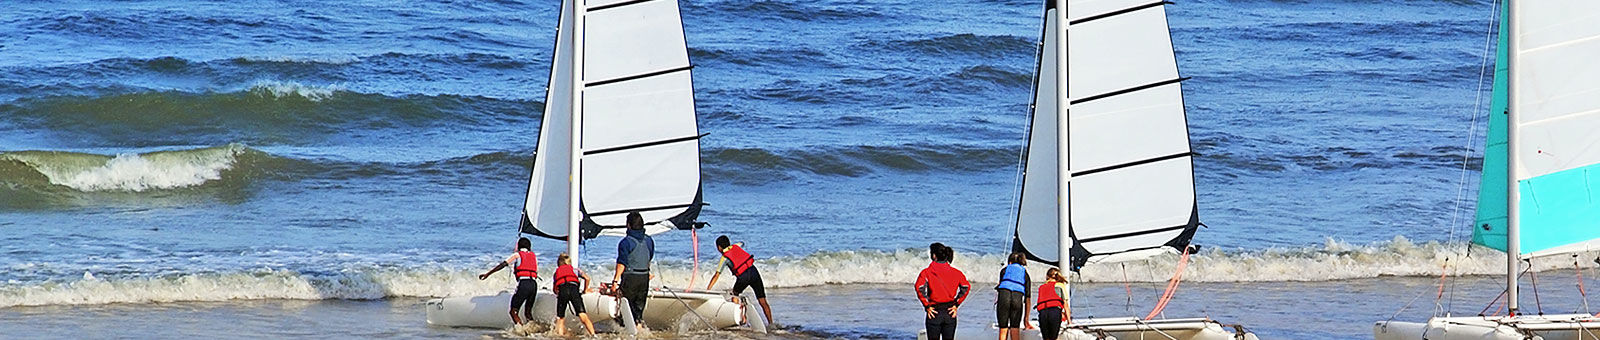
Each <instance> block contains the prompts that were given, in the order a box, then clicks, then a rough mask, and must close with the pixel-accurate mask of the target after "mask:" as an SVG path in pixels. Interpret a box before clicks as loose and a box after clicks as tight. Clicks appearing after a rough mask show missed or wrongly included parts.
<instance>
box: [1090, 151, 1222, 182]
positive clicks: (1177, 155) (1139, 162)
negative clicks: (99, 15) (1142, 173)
mask: <svg viewBox="0 0 1600 340" xmlns="http://www.w3.org/2000/svg"><path fill="white" fill-rule="evenodd" d="M1185 156H1194V152H1192V151H1191V152H1180V153H1175V154H1171V155H1166V156H1161V157H1156V158H1147V159H1141V160H1137V161H1132V162H1127V163H1122V164H1116V165H1110V166H1104V167H1100V168H1095V169H1089V170H1084V171H1078V172H1073V173H1072V177H1082V176H1088V175H1093V174H1096V173H1101V172H1106V171H1111V170H1116V169H1121V168H1126V167H1131V166H1138V165H1145V164H1150V163H1155V162H1160V161H1164V160H1169V159H1175V158H1182V157H1185Z"/></svg>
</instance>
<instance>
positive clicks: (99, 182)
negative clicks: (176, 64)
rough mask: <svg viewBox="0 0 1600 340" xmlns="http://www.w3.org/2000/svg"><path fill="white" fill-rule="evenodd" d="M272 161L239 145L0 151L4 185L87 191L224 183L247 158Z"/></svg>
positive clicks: (1, 175) (137, 189)
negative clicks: (145, 150)
mask: <svg viewBox="0 0 1600 340" xmlns="http://www.w3.org/2000/svg"><path fill="white" fill-rule="evenodd" d="M270 157H272V156H270V155H267V154H266V153H264V152H260V151H257V150H255V149H251V148H248V147H245V146H244V145H241V144H228V145H222V146H215V147H208V148H200V149H190V150H173V151H157V152H148V153H142V154H141V153H124V154H117V155H99V154H90V153H77V152H65V151H16V152H4V153H0V182H12V183H13V184H20V185H22V186H39V185H42V184H49V185H54V186H61V187H67V188H71V189H73V190H77V191H83V192H96V191H133V192H140V191H146V190H161V189H177V188H187V187H196V186H201V185H205V184H206V183H209V182H213V181H219V180H223V177H224V174H225V173H227V172H228V171H229V170H233V169H234V168H235V165H236V164H238V163H241V162H243V161H244V160H245V159H248V158H254V159H258V160H259V159H264V158H270ZM41 180H42V181H41ZM41 182H42V183H41Z"/></svg>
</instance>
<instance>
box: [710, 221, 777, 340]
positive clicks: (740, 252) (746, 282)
mask: <svg viewBox="0 0 1600 340" xmlns="http://www.w3.org/2000/svg"><path fill="white" fill-rule="evenodd" d="M717 251H720V252H722V259H721V260H718V261H717V267H722V264H723V263H727V264H728V270H729V271H732V272H733V276H734V277H735V278H736V279H735V280H734V281H733V295H734V301H733V302H734V303H739V300H738V299H739V294H743V293H744V289H745V287H749V288H750V290H752V291H755V293H756V302H759V303H761V312H762V313H765V316H766V317H767V324H768V325H771V324H772V307H770V306H768V305H767V287H766V284H765V283H762V282H761V272H760V271H757V270H756V258H755V256H751V255H750V253H747V252H745V251H744V248H742V247H740V245H738V244H729V241H728V235H722V236H717ZM721 276H722V270H721V269H717V274H715V275H711V283H707V284H706V289H707V290H710V289H711V286H714V285H716V284H717V278H718V277H721Z"/></svg>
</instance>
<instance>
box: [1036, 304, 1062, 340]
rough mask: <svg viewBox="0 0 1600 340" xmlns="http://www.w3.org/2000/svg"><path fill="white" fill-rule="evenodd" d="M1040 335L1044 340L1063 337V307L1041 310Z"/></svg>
mask: <svg viewBox="0 0 1600 340" xmlns="http://www.w3.org/2000/svg"><path fill="white" fill-rule="evenodd" d="M1039 335H1040V336H1043V337H1044V340H1055V339H1056V337H1059V336H1061V307H1050V308H1045V309H1040V310H1039Z"/></svg>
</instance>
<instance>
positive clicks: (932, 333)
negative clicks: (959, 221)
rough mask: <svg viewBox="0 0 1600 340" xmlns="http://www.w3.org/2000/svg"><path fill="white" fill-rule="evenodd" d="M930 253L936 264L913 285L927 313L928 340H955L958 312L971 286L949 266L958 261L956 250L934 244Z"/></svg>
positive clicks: (964, 275)
mask: <svg viewBox="0 0 1600 340" xmlns="http://www.w3.org/2000/svg"><path fill="white" fill-rule="evenodd" d="M928 253H929V255H931V257H932V258H933V262H932V263H929V264H928V267H927V268H924V269H922V273H920V274H918V275H917V282H916V285H915V286H914V287H915V288H916V291H917V299H918V300H922V307H923V308H924V309H925V312H926V313H927V319H926V320H924V322H923V324H924V325H925V326H926V327H927V328H928V339H929V340H939V339H947V340H949V339H955V336H956V310H958V309H960V308H961V303H962V302H964V301H966V300H967V292H968V291H970V290H972V283H971V282H968V281H967V276H966V274H962V273H961V270H959V269H956V268H955V267H951V266H950V261H952V260H955V250H954V249H951V248H950V247H947V246H945V245H944V244H943V243H938V242H934V243H933V244H930V245H928Z"/></svg>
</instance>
